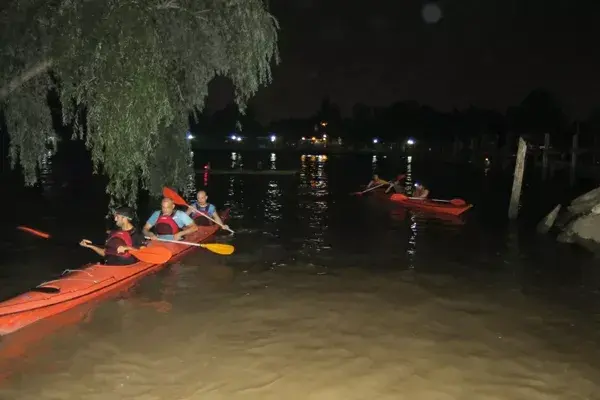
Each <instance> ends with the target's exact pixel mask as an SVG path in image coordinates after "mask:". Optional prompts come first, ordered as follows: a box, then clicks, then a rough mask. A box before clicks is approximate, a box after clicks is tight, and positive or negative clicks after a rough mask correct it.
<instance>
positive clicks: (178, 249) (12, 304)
mask: <svg viewBox="0 0 600 400" xmlns="http://www.w3.org/2000/svg"><path fill="white" fill-rule="evenodd" d="M228 217H229V210H225V211H224V212H222V213H221V218H222V219H223V221H225V220H226V219H227V218H228ZM219 229H220V227H219V226H218V225H212V226H200V227H198V231H196V232H194V233H192V234H191V235H188V236H187V237H186V238H185V240H186V241H188V242H194V243H200V242H203V241H205V240H207V239H209V238H210V237H211V236H213V235H214V234H215V233H216V232H217V231H218V230H219ZM151 246H163V247H166V248H168V249H169V250H171V251H172V252H173V257H172V258H171V259H170V260H169V262H168V263H164V264H148V263H145V262H141V261H140V262H137V263H135V264H132V265H128V266H110V265H104V264H88V265H86V266H83V267H82V268H80V269H68V270H66V271H65V272H64V273H63V275H62V276H61V277H60V278H58V279H55V280H52V281H48V282H44V283H41V284H39V285H38V286H36V287H35V288H33V289H32V290H30V291H29V292H27V293H23V294H21V295H18V296H16V297H13V298H12V299H9V300H6V301H3V302H0V335H7V334H9V333H12V332H15V331H17V330H19V329H21V328H24V327H26V326H27V325H30V324H33V323H34V322H36V321H39V320H42V319H44V318H48V317H51V316H53V315H56V314H60V313H62V312H65V311H67V310H69V309H71V308H74V307H76V306H78V305H80V304H84V303H87V302H90V301H92V300H94V299H97V298H99V297H102V296H105V295H107V294H109V293H110V292H114V291H118V290H125V289H129V288H130V287H131V286H132V285H133V284H134V283H135V281H138V280H139V279H141V278H142V277H144V276H146V275H148V274H151V273H153V272H156V271H158V270H159V269H161V268H164V267H165V266H166V265H167V264H169V263H172V262H175V261H177V260H179V259H181V258H182V257H183V256H185V255H186V254H188V253H190V252H192V251H194V250H196V249H198V247H197V246H186V245H182V244H177V243H165V242H150V243H149V245H148V247H151Z"/></svg>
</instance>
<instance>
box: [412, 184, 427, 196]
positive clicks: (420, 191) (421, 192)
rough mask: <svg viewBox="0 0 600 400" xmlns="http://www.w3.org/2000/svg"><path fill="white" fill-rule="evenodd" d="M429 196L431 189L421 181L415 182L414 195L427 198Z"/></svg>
mask: <svg viewBox="0 0 600 400" xmlns="http://www.w3.org/2000/svg"><path fill="white" fill-rule="evenodd" d="M427 196H429V189H427V188H426V187H425V186H423V185H421V184H420V183H415V191H414V192H413V197H417V198H419V199H426V198H427Z"/></svg>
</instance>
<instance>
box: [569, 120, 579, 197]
mask: <svg viewBox="0 0 600 400" xmlns="http://www.w3.org/2000/svg"><path fill="white" fill-rule="evenodd" d="M578 149H579V124H577V132H575V134H574V135H573V143H572V145H571V179H570V183H571V185H574V184H575V169H576V167H577V152H578Z"/></svg>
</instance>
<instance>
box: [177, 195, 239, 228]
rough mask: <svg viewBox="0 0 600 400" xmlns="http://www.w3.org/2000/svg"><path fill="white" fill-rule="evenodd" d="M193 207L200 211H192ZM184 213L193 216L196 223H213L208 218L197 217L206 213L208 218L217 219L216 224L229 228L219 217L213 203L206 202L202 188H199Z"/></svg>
mask: <svg viewBox="0 0 600 400" xmlns="http://www.w3.org/2000/svg"><path fill="white" fill-rule="evenodd" d="M194 208H195V209H196V210H198V211H200V213H197V212H196V211H194V210H193V209H194ZM186 214H187V215H189V216H190V217H192V218H194V221H195V222H196V225H200V226H209V225H212V224H214V222H212V221H211V220H210V219H208V218H198V217H199V216H201V215H207V216H209V217H210V218H212V219H214V220H215V221H217V224H219V225H221V226H222V227H223V229H229V226H227V225H225V224H224V223H223V221H222V220H221V217H219V214H218V213H217V208H216V207H215V206H214V205H212V204H210V203H208V195H207V194H206V191H204V190H200V191H199V192H198V193H197V194H196V201H194V202H193V203H192V204H190V207H189V208H188V209H187V211H186Z"/></svg>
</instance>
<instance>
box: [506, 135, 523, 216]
mask: <svg viewBox="0 0 600 400" xmlns="http://www.w3.org/2000/svg"><path fill="white" fill-rule="evenodd" d="M526 155H527V143H526V142H525V140H523V138H522V137H519V149H518V150H517V162H516V163H515V173H514V178H513V186H512V194H511V196H510V206H509V207H508V218H509V219H516V218H517V216H518V215H519V200H520V198H521V186H522V185H523V172H525V156H526Z"/></svg>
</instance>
